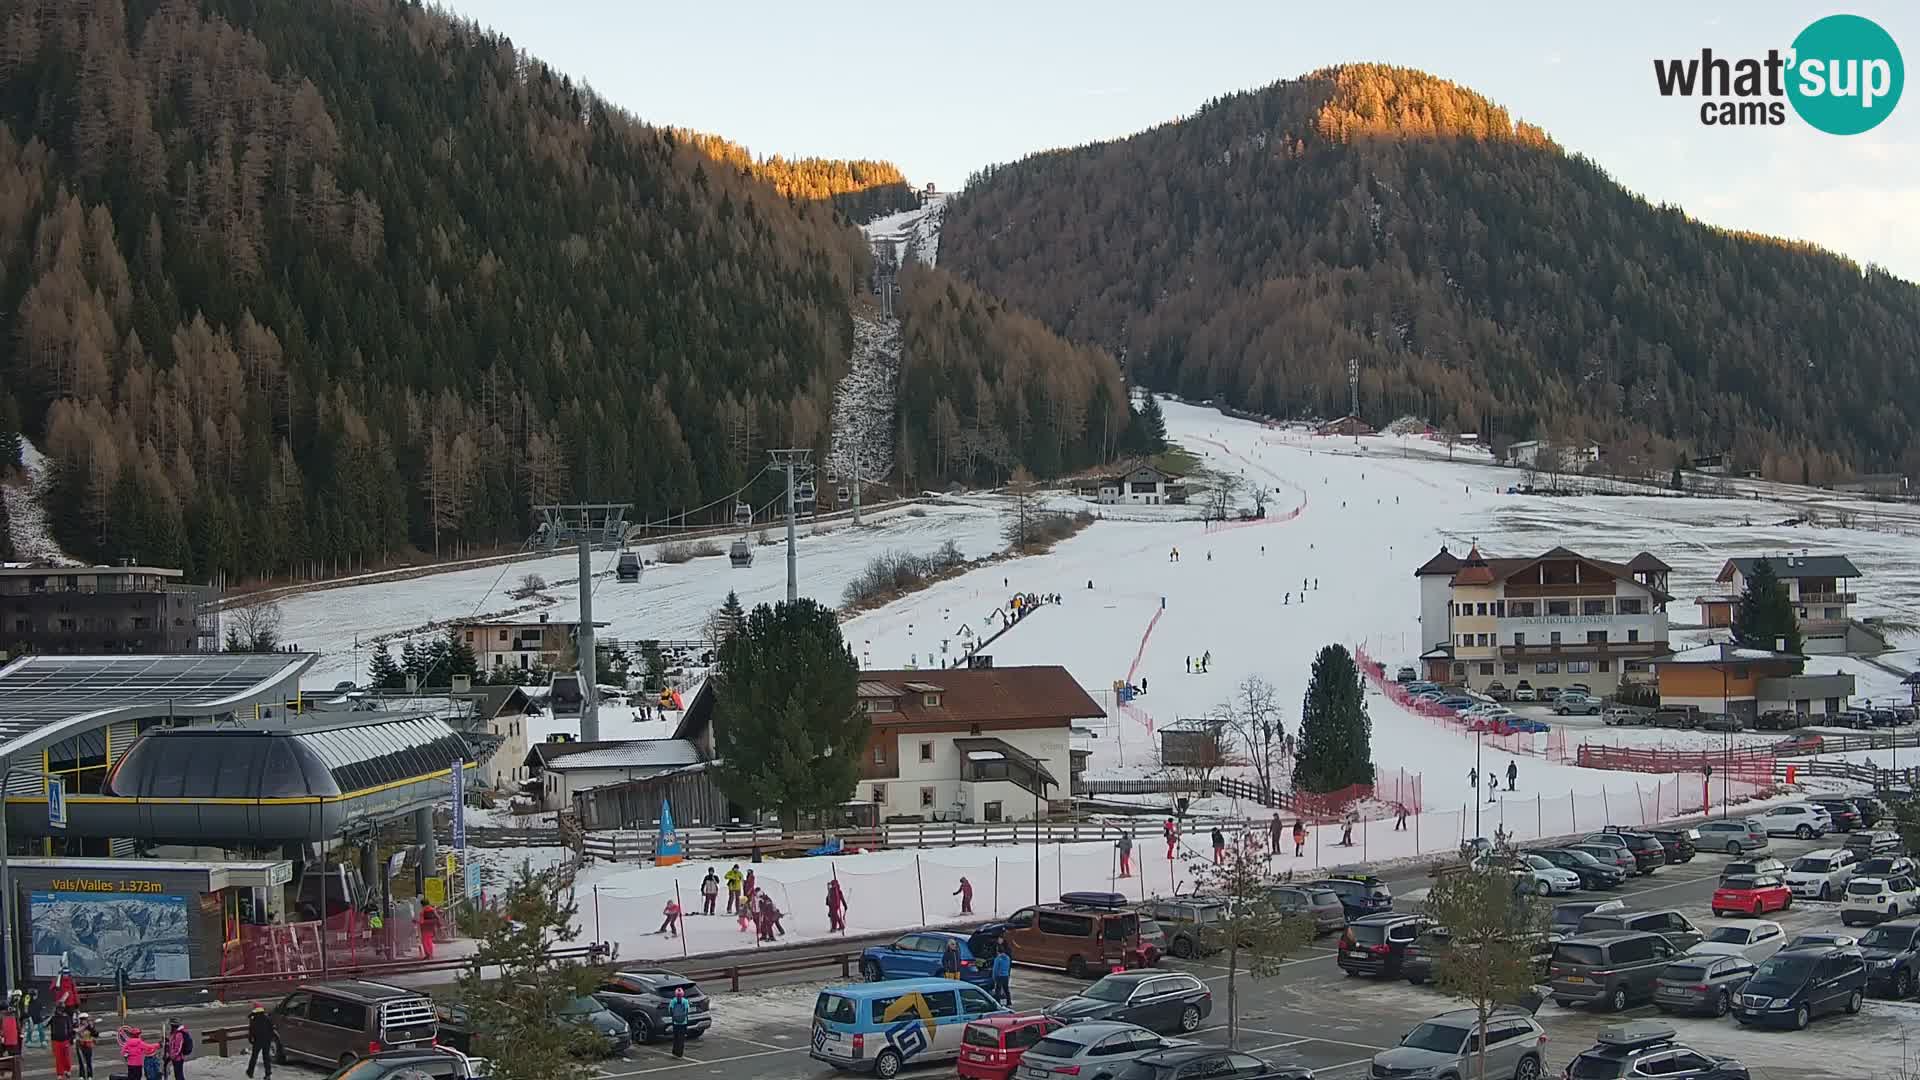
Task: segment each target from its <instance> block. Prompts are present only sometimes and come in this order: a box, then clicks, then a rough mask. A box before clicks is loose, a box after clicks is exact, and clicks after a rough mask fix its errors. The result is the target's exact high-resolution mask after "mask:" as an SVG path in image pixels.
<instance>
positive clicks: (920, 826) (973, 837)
mask: <svg viewBox="0 0 1920 1080" xmlns="http://www.w3.org/2000/svg"><path fill="white" fill-rule="evenodd" d="M1216 824H1217V825H1221V826H1222V827H1231V828H1235V829H1239V828H1246V827H1249V825H1250V824H1252V825H1257V824H1258V823H1249V822H1247V821H1244V820H1240V819H1235V818H1213V817H1196V816H1193V815H1189V816H1187V817H1186V818H1184V819H1183V820H1182V822H1181V826H1180V828H1181V831H1182V832H1190V831H1192V830H1194V829H1195V828H1212V827H1213V826H1214V825H1216ZM1160 828H1161V821H1160V819H1159V818H1147V817H1143V818H1139V819H1135V820H1128V821H1124V822H1092V821H1081V822H1041V823H1039V824H1038V825H1035V824H1034V823H1033V822H1006V823H1001V824H990V825H980V824H975V825H968V824H963V823H959V822H913V823H908V824H900V825H885V826H881V827H880V828H878V829H835V830H830V831H828V832H825V833H821V832H803V833H782V832H780V831H779V830H777V829H688V830H682V831H679V832H677V833H675V836H676V838H677V839H679V841H680V846H681V850H682V851H683V852H684V853H685V855H686V857H687V858H689V859H693V860H705V859H741V858H748V857H751V856H752V855H754V854H755V853H758V854H760V855H776V854H788V855H797V854H800V853H803V852H806V851H810V850H812V849H813V848H816V847H819V846H821V845H822V844H824V843H826V840H827V837H829V836H831V837H837V838H838V839H839V840H840V843H841V846H842V847H843V848H844V849H845V850H847V851H853V850H856V849H876V850H877V849H882V848H915V847H960V846H963V845H965V846H986V845H993V844H1032V843H1034V842H1036V840H1037V841H1038V842H1039V843H1043V844H1072V843H1082V842H1089V841H1096V840H1116V839H1118V838H1119V837H1120V835H1121V834H1122V833H1125V834H1127V835H1129V836H1132V837H1133V838H1134V839H1135V840H1145V839H1152V838H1158V837H1159V836H1160ZM656 839H658V837H657V836H656V834H655V833H653V832H650V831H642V830H615V829H608V830H602V831H599V832H590V833H587V834H586V835H585V836H584V837H583V838H582V840H581V851H582V852H583V853H584V854H586V855H588V856H590V857H592V858H595V859H607V860H611V861H614V862H644V861H647V860H650V859H652V858H653V848H654V842H655V840H656Z"/></svg>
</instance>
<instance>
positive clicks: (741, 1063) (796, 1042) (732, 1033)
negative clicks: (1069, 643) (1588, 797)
mask: <svg viewBox="0 0 1920 1080" xmlns="http://www.w3.org/2000/svg"><path fill="white" fill-rule="evenodd" d="M1833 842H1834V839H1833V838H1829V839H1828V840H1825V841H1821V842H1816V843H1808V842H1800V841H1791V840H1775V841H1774V842H1773V845H1772V850H1771V851H1770V854H1772V855H1774V856H1776V857H1778V858H1781V859H1783V860H1786V861H1791V860H1792V858H1793V857H1794V856H1795V855H1797V854H1799V853H1800V852H1803V851H1805V850H1808V849H1810V848H1813V847H1816V846H1830V845H1832V844H1833ZM1726 861H1727V857H1726V856H1724V855H1708V854H1702V855H1700V856H1698V857H1697V858H1695V859H1694V860H1693V862H1691V863H1688V864H1685V865H1681V866H1669V867H1664V868H1662V869H1661V870H1659V871H1658V872H1657V873H1656V874H1654V875H1653V876H1651V877H1643V878H1636V879H1634V880H1633V881H1631V882H1628V883H1627V884H1625V885H1623V886H1621V887H1620V888H1618V889H1615V890H1612V891H1611V892H1609V893H1605V894H1598V895H1603V896H1605V897H1607V898H1614V897H1618V898H1620V899H1624V900H1626V901H1628V903H1629V905H1630V906H1634V907H1668V906H1671V907H1676V908H1678V909H1680V910H1681V911H1683V912H1685V913H1686V914H1687V916H1688V917H1689V918H1690V919H1692V920H1693V922H1694V923H1695V925H1697V926H1700V927H1701V928H1702V929H1703V930H1704V929H1708V928H1710V927H1712V926H1716V925H1719V924H1721V923H1722V922H1723V921H1725V920H1719V919H1715V918H1714V917H1713V916H1712V915H1711V914H1710V913H1709V912H1708V911H1707V900H1708V897H1709V896H1710V894H1711V893H1712V891H1713V887H1714V885H1715V884H1716V882H1717V879H1718V876H1719V869H1720V867H1721V865H1723V864H1724V863H1725V862H1726ZM1388 879H1389V881H1390V883H1391V884H1392V885H1393V887H1394V889H1395V892H1396V893H1397V894H1400V895H1402V896H1405V895H1406V894H1409V893H1413V892H1414V891H1415V890H1417V889H1419V888H1423V887H1424V886H1425V885H1426V884H1427V883H1428V879H1427V878H1426V876H1425V873H1424V870H1421V871H1406V872H1401V873H1398V874H1390V875H1388ZM1581 895H1593V894H1581ZM1400 906H1401V907H1412V906H1413V905H1412V904H1410V903H1407V902H1402V903H1401V904H1400ZM1773 917H1774V919H1775V920H1776V921H1778V922H1780V923H1781V924H1782V925H1783V926H1784V927H1785V928H1786V929H1787V931H1788V933H1789V934H1791V933H1796V932H1799V931H1801V930H1806V929H1813V928H1816V927H1820V928H1824V927H1834V928H1838V925H1839V914H1838V910H1837V908H1836V907H1835V906H1834V905H1831V904H1819V903H1815V902H1808V901H1796V902H1795V904H1794V906H1793V908H1792V909H1791V910H1790V911H1787V912H1781V913H1776V914H1775V915H1774V916H1773ZM812 951H814V950H796V952H797V953H806V952H812ZM819 951H821V952H827V951H834V950H832V949H828V948H823V949H821V950H819ZM1334 956H1335V948H1334V939H1332V938H1324V939H1322V940H1321V941H1320V942H1318V943H1317V944H1315V945H1314V946H1312V947H1311V948H1309V949H1308V950H1306V951H1304V952H1302V953H1301V954H1300V955H1298V956H1296V957H1294V958H1293V959H1291V960H1288V961H1287V962H1286V964H1285V966H1284V967H1283V968H1282V970H1281V971H1280V972H1278V973H1277V974H1275V975H1273V976H1271V977H1269V978H1266V979H1261V980H1251V979H1248V978H1247V977H1246V976H1245V975H1244V973H1243V974H1242V975H1241V976H1240V977H1239V978H1238V979H1237V980H1236V982H1237V985H1238V992H1239V996H1240V1023H1241V1035H1240V1040H1239V1046H1240V1048H1241V1049H1243V1050H1247V1051H1249V1052H1252V1053H1255V1054H1259V1055H1261V1056H1264V1057H1269V1058H1273V1059H1276V1060H1291V1061H1297V1062H1300V1063H1303V1064H1306V1065H1309V1066H1311V1067H1312V1068H1313V1069H1314V1070H1315V1074H1316V1076H1318V1077H1321V1078H1323V1080H1326V1078H1331V1080H1359V1078H1362V1077H1365V1076H1366V1074H1367V1064H1368V1062H1369V1061H1370V1059H1371V1058H1372V1056H1373V1054H1374V1053H1375V1052H1377V1051H1379V1050H1382V1049H1385V1048H1387V1047H1390V1046H1392V1045H1393V1044H1394V1043H1396V1042H1397V1041H1398V1040H1399V1038H1400V1037H1401V1035H1403V1034H1404V1033H1405V1032H1406V1031H1407V1030H1408V1029H1409V1028H1411V1027H1412V1026H1413V1025H1414V1024H1416V1023H1418V1022H1419V1021H1420V1020H1422V1019H1425V1018H1426V1017H1428V1016H1431V1015H1433V1014H1434V1013H1438V1012H1442V1011H1445V1010H1447V1009H1449V1008H1453V1007H1456V1004H1455V1003H1453V1002H1450V1001H1449V1000H1448V999H1446V998H1444V997H1443V996H1442V995H1441V994H1440V993H1438V992H1437V991H1435V990H1434V989H1433V988H1431V987H1414V986H1410V985H1408V984H1407V983H1405V982H1386V981H1383V980H1369V979H1360V978H1349V977H1347V976H1345V975H1344V974H1343V973H1342V972H1341V971H1340V970H1339V968H1338V967H1337V966H1336V965H1335V963H1334ZM1167 963H1168V965H1169V966H1177V967H1183V968H1186V969H1188V970H1191V971H1193V972H1194V973H1195V974H1197V975H1199V976H1200V977H1201V978H1203V979H1205V980H1207V981H1208V982H1209V983H1210V984H1211V985H1212V986H1213V988H1214V992H1215V1011H1214V1014H1213V1016H1212V1018H1211V1020H1210V1021H1209V1024H1210V1026H1209V1027H1207V1028H1205V1029H1203V1030H1202V1031H1201V1033H1200V1035H1199V1037H1200V1038H1201V1040H1202V1041H1206V1042H1213V1043H1224V1042H1225V1041H1226V1029H1225V1020H1226V1017H1225V1009H1226V997H1227V981H1228V973H1227V971H1226V969H1225V968H1224V967H1222V966H1220V965H1218V964H1214V963H1210V962H1204V961H1202V962H1193V963H1181V962H1179V961H1168V962H1167ZM809 974H812V975H813V977H809ZM839 981H840V980H839V979H837V978H835V979H821V978H819V977H817V973H804V972H803V973H795V974H790V975H785V976H769V977H764V978H763V979H761V980H759V981H758V982H757V984H755V983H749V984H748V985H745V986H743V988H742V991H741V992H740V993H739V994H729V993H726V992H725V988H724V986H713V985H709V986H708V989H709V991H710V992H712V993H714V994H715V1004H714V1015H715V1026H714V1030H713V1032H712V1033H710V1034H709V1035H707V1036H706V1037H705V1038H702V1039H700V1040H698V1041H696V1042H693V1043H691V1044H689V1049H688V1054H687V1057H686V1058H684V1059H675V1058H674V1057H673V1056H672V1054H671V1053H670V1052H669V1050H668V1049H667V1048H666V1047H665V1046H664V1045H659V1044H656V1045H652V1046H644V1047H636V1048H634V1049H633V1050H631V1051H629V1052H628V1053H627V1054H626V1055H624V1056H623V1057H621V1058H617V1059H612V1060H609V1061H607V1062H605V1063H603V1065H602V1069H601V1071H602V1073H603V1074H604V1075H605V1076H606V1077H608V1078H620V1077H642V1076H668V1077H689V1078H691V1077H694V1076H723V1077H725V1078H726V1080H763V1078H764V1080H795V1078H808V1080H814V1078H819V1080H825V1078H826V1077H829V1076H833V1075H835V1074H834V1072H833V1070H831V1069H829V1068H828V1067H827V1066H825V1065H823V1064H821V1063H819V1062H815V1061H813V1060H811V1059H809V1058H808V1057H807V1046H808V1040H809V1033H810V1021H811V1015H812V1009H813V1001H814V996H815V994H816V993H817V992H818V990H819V989H820V988H821V987H823V986H826V985H829V984H830V983H836V982H839ZM1084 985H1085V984H1084V983H1080V982H1076V981H1074V980H1071V979H1068V978H1067V977H1066V976H1065V975H1063V974H1060V973H1056V972H1050V971H1044V970H1041V969H1034V968H1026V967H1017V968H1016V969H1015V971H1014V978H1013V992H1014V1003H1015V1005H1016V1006H1017V1007H1020V1008H1023V1009H1025V1008H1039V1007H1043V1006H1044V1005H1046V1004H1048V1003H1050V1002H1052V1001H1054V1000H1057V999H1059V998H1061V997H1064V996H1067V995H1068V994H1071V993H1073V992H1074V991H1075V990H1076V989H1078V988H1079V987H1081V986H1084ZM190 1013H191V1019H190V1022H191V1023H192V1024H193V1025H194V1027H195V1029H196V1030H200V1029H201V1028H202V1027H204V1026H212V1025H213V1024H215V1023H217V1022H222V1021H224V1020H226V1019H228V1018H232V1019H233V1020H234V1021H236V1022H237V1020H238V1018H239V1017H240V1015H241V1010H240V1009H238V1008H230V1009H226V1008H223V1009H204V1010H199V1009H196V1010H190ZM1656 1015H1658V1014H1657V1013H1656V1012H1655V1010H1654V1009H1653V1007H1652V1006H1650V1005H1643V1006H1639V1007H1636V1008H1633V1009H1630V1010H1628V1011H1627V1012H1625V1013H1622V1014H1604V1013H1597V1012H1592V1011H1589V1010H1587V1009H1584V1008H1572V1009H1562V1008H1559V1007H1557V1006H1555V1005H1552V1004H1548V1005H1546V1006H1544V1007H1543V1008H1542V1009H1541V1012H1540V1014H1539V1019H1540V1021H1541V1023H1542V1025H1543V1026H1544V1027H1545V1028H1546V1029H1547V1031H1548V1034H1549V1037H1550V1041H1549V1043H1548V1046H1547V1056H1548V1065H1549V1075H1550V1076H1558V1075H1559V1073H1560V1070H1561V1069H1562V1068H1564V1066H1565V1065H1566V1063H1567V1062H1568V1061H1569V1060H1570V1059H1571V1058H1572V1057H1573V1055H1575V1054H1577V1053H1578V1052H1579V1051H1581V1050H1583V1049H1585V1048H1586V1047H1588V1046H1590V1045H1592V1043H1593V1039H1594V1036H1595V1034H1596V1033H1597V1031H1598V1030H1599V1029H1600V1028H1601V1027H1602V1026H1604V1025H1606V1024H1609V1023H1618V1022H1620V1021H1621V1020H1622V1019H1630V1018H1640V1017H1650V1016H1656ZM1671 1022H1672V1023H1673V1025H1674V1026H1675V1027H1676V1028H1677V1029H1678V1030H1679V1032H1680V1035H1681V1038H1682V1040H1683V1041H1686V1042H1687V1043H1689V1044H1690V1045H1692V1046H1694V1047H1695V1048H1697V1049H1699V1050H1702V1051H1705V1052H1708V1053H1718V1054H1733V1055H1736V1056H1739V1057H1741V1058H1742V1059H1743V1060H1744V1061H1746V1062H1747V1063H1748V1065H1749V1066H1750V1067H1751V1068H1752V1069H1753V1075H1754V1076H1756V1077H1759V1078H1763V1080H1786V1078H1789V1077H1791V1078H1794V1080H1841V1078H1847V1080H1860V1078H1866V1077H1879V1076H1882V1075H1889V1074H1891V1073H1893V1072H1894V1071H1895V1070H1896V1069H1897V1068H1898V1067H1899V1066H1900V1065H1901V1063H1902V1061H1903V1059H1904V1057H1905V1048H1904V1046H1903V1045H1902V1042H1901V1036H1902V1031H1903V1029H1910V1028H1911V1026H1912V1025H1913V1024H1914V1023H1915V1022H1920V1003H1914V1002H1901V1003H1896V1002H1887V1001H1870V1002H1869V1004H1868V1006H1867V1007H1866V1009H1864V1010H1863V1011H1862V1012H1861V1013H1860V1014H1859V1015H1858V1016H1844V1015H1839V1016H1833V1017H1828V1018H1824V1019H1821V1020H1817V1021H1815V1023H1814V1024H1813V1026H1812V1027H1810V1028H1809V1029H1808V1030H1807V1031H1805V1032H1794V1033H1788V1032H1766V1031H1757V1030H1753V1031H1750V1030H1747V1029H1742V1028H1739V1027H1738V1026H1737V1025H1736V1024H1735V1023H1734V1021H1733V1020H1732V1019H1731V1018H1727V1019H1721V1020H1708V1019H1690V1018H1674V1019H1672V1021H1671ZM211 1053H212V1048H211V1047H208V1046H206V1045H205V1044H203V1045H202V1047H201V1050H200V1056H201V1057H202V1058H203V1060H200V1061H196V1062H194V1063H192V1065H191V1066H190V1067H189V1071H188V1075H190V1076H198V1077H202V1078H205V1080H224V1078H225V1077H226V1076H228V1075H229V1073H231V1075H232V1076H235V1077H237V1076H239V1075H240V1072H239V1069H238V1063H237V1062H218V1061H208V1060H204V1058H205V1056H206V1055H208V1054H211ZM29 1057H30V1059H33V1060H31V1061H30V1065H29V1067H28V1068H27V1069H26V1070H25V1073H24V1075H25V1076H26V1077H29V1078H33V1080H38V1078H40V1077H48V1076H51V1070H50V1068H48V1067H47V1063H46V1061H45V1060H44V1051H29ZM282 1075H285V1076H294V1077H299V1076H313V1075H317V1074H316V1073H313V1072H310V1071H308V1070H303V1069H299V1068H297V1067H294V1068H288V1069H285V1070H282ZM909 1075H912V1076H926V1077H942V1076H951V1075H953V1068H952V1066H950V1065H948V1066H929V1067H925V1068H921V1069H917V1070H912V1071H911V1072H910V1073H909Z"/></svg>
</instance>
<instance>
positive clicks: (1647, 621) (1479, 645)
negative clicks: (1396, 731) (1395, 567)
mask: <svg viewBox="0 0 1920 1080" xmlns="http://www.w3.org/2000/svg"><path fill="white" fill-rule="evenodd" d="M1671 572H1672V568H1671V567H1669V566H1667V564H1666V563H1664V562H1662V561H1660V559H1658V558H1656V557H1655V556H1653V555H1650V554H1648V553H1646V552H1641V553H1640V554H1638V555H1635V556H1634V557H1633V558H1632V559H1630V560H1628V561H1627V562H1624V563H1622V562H1613V561H1609V560H1606V559H1597V558H1592V557H1590V556H1586V555H1582V554H1580V553H1579V552H1576V551H1572V550H1569V549H1567V548H1564V547H1556V548H1553V549H1552V550H1550V551H1547V552H1545V553H1544V554H1541V555H1536V556H1528V557H1524V558H1491V559H1490V558H1487V557H1486V556H1484V555H1483V554H1481V552H1480V548H1479V546H1478V545H1475V546H1474V548H1473V549H1472V550H1471V551H1469V552H1468V553H1467V555H1466V556H1465V557H1464V558H1460V557H1457V556H1454V555H1453V554H1452V553H1451V552H1449V551H1447V550H1446V549H1445V548H1442V549H1441V550H1440V553H1439V554H1438V555H1436V556H1434V557H1433V558H1432V559H1429V560H1428V561H1427V562H1426V563H1425V564H1423V565H1422V566H1421V567H1420V568H1419V569H1418V570H1416V571H1414V576H1415V578H1416V579H1418V581H1419V582H1420V593H1421V637H1422V642H1421V644H1422V645H1423V647H1424V648H1425V651H1424V652H1423V653H1422V655H1421V660H1422V661H1423V662H1424V663H1425V665H1426V669H1427V671H1426V674H1427V677H1428V678H1430V679H1433V680H1435V681H1437V682H1445V683H1451V684H1458V685H1463V686H1469V687H1472V688H1474V689H1485V688H1486V686H1487V685H1488V684H1490V683H1493V682H1499V683H1501V684H1502V685H1503V686H1505V687H1507V688H1508V689H1510V690H1511V689H1514V688H1515V687H1517V686H1518V685H1519V683H1520V682H1522V681H1525V682H1526V683H1527V684H1528V685H1529V686H1531V687H1533V688H1534V689H1536V690H1538V689H1542V688H1545V687H1550V686H1562V687H1563V686H1567V685H1569V684H1572V683H1584V684H1586V685H1587V686H1588V687H1589V688H1591V689H1592V690H1593V692H1594V693H1596V694H1607V693H1610V692H1612V691H1613V690H1614V689H1615V688H1617V687H1618V686H1619V684H1620V683H1621V681H1622V680H1626V679H1633V678H1636V677H1637V678H1651V671H1650V669H1649V667H1648V662H1649V661H1650V660H1652V659H1653V658H1654V657H1658V656H1664V655H1667V653H1668V648H1667V602H1668V601H1669V600H1671V599H1672V597H1671V596H1670V595H1668V593H1667V577H1668V575H1669V574H1670V573H1671Z"/></svg>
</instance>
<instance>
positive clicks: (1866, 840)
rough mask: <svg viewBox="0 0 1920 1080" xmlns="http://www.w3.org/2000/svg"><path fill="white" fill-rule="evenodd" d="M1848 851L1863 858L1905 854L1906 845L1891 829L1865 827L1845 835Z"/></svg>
mask: <svg viewBox="0 0 1920 1080" xmlns="http://www.w3.org/2000/svg"><path fill="white" fill-rule="evenodd" d="M1845 847H1846V849H1847V850H1848V851H1851V852H1853V853H1854V855H1856V856H1858V857H1859V858H1862V859H1865V858H1869V857H1871V856H1874V855H1905V854H1906V853H1907V851H1906V847H1907V845H1906V844H1905V842H1903V841H1902V840H1901V839H1900V834H1899V833H1897V832H1894V831H1893V830H1891V829H1866V830H1860V831H1856V832H1855V833H1854V834H1853V835H1852V836H1849V837H1847V842H1846V845H1845Z"/></svg>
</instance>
